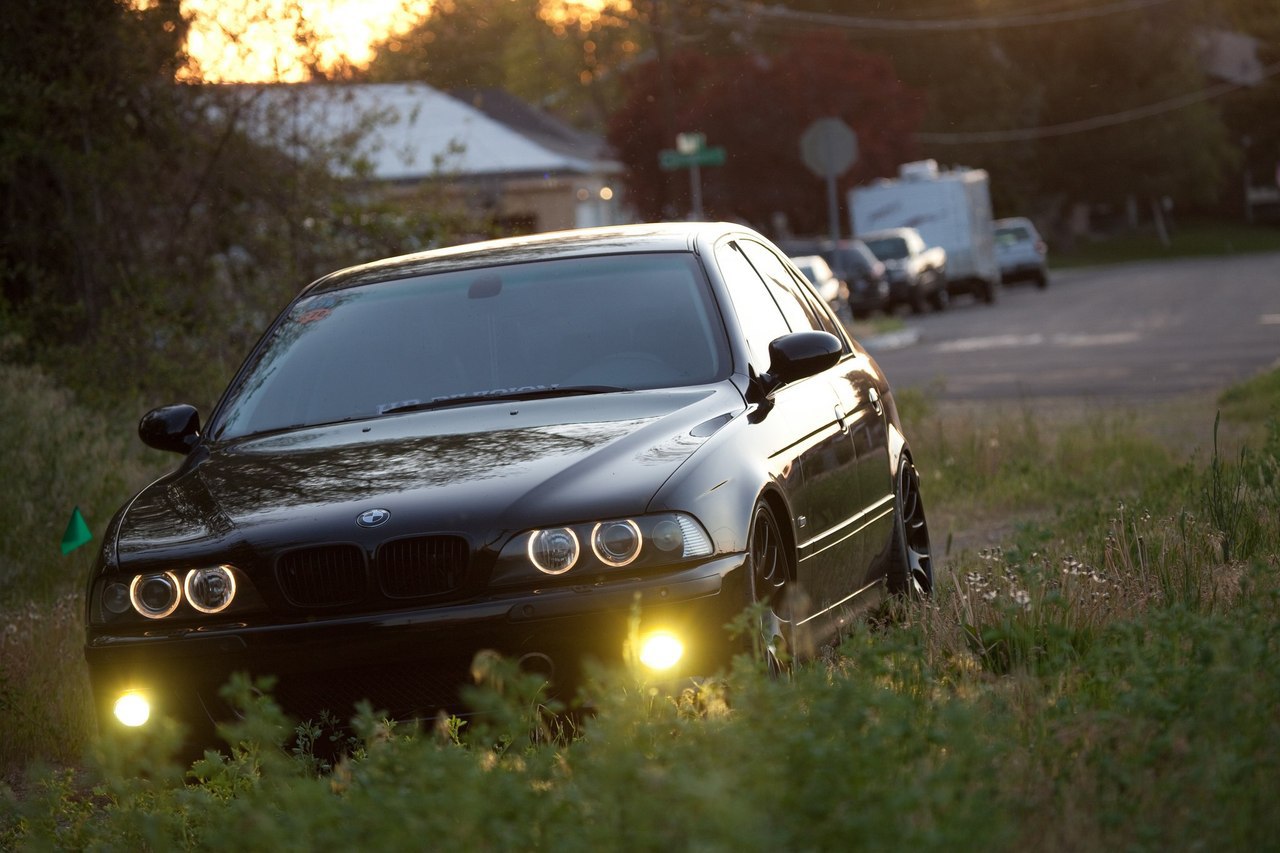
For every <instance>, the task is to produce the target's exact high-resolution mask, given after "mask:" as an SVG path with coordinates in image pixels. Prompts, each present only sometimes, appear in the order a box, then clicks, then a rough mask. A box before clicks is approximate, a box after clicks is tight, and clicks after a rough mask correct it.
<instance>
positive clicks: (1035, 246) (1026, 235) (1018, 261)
mask: <svg viewBox="0 0 1280 853" xmlns="http://www.w3.org/2000/svg"><path fill="white" fill-rule="evenodd" d="M993 224H994V225H995V230H996V260H997V261H999V263H1000V279H1001V280H1002V281H1003V282H1004V283H1005V284H1009V283H1010V282H1014V281H1034V282H1035V283H1036V287H1048V285H1049V261H1048V253H1049V247H1048V246H1046V245H1045V242H1044V240H1043V239H1042V238H1041V237H1040V232H1039V231H1037V230H1036V226H1035V225H1033V224H1032V222H1031V220H1030V219H1027V218H1026V217H1024V216H1014V217H1011V218H1009V219H997V220H996V221H995V223H993Z"/></svg>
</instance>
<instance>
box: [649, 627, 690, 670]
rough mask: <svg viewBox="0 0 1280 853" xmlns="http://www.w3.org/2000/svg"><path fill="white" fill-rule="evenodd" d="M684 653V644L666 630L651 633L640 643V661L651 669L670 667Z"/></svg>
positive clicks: (678, 660) (677, 661)
mask: <svg viewBox="0 0 1280 853" xmlns="http://www.w3.org/2000/svg"><path fill="white" fill-rule="evenodd" d="M683 655H684V644H683V643H681V642H680V641H679V640H678V639H676V635H675V634H670V633H667V632H666V631H659V632H657V633H655V634H650V635H649V636H647V637H645V638H644V641H643V642H642V643H641V644H640V662H641V663H642V664H644V665H645V666H647V667H649V669H656V670H663V669H670V668H671V667H673V666H675V665H676V664H677V663H679V662H680V658H681V657H682V656H683Z"/></svg>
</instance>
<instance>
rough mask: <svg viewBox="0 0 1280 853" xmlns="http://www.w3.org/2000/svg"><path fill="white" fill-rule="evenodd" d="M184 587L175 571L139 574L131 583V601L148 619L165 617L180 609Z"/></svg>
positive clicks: (135, 608)
mask: <svg viewBox="0 0 1280 853" xmlns="http://www.w3.org/2000/svg"><path fill="white" fill-rule="evenodd" d="M181 600H182V587H181V586H180V585H179V584H178V576H177V575H175V574H174V573H173V572H160V573H157V574H154V575H138V576H137V577H135V578H134V579H133V582H132V583H130V584H129V601H131V602H132V603H133V609H134V610H136V611H138V612H139V613H141V614H142V615H143V616H145V617H147V618H148V619H163V618H164V617H166V616H168V615H169V614H170V613H172V612H173V611H175V610H177V609H178V602H179V601H181Z"/></svg>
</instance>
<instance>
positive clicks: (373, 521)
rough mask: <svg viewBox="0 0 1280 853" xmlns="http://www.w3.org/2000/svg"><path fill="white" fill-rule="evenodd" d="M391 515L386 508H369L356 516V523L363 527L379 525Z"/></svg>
mask: <svg viewBox="0 0 1280 853" xmlns="http://www.w3.org/2000/svg"><path fill="white" fill-rule="evenodd" d="M390 517H391V513H390V512H389V511H388V510H385V509H367V510H365V511H364V512H362V513H360V514H359V515H357V516H356V524H358V525H360V526H361V527H377V526H378V525H379V524H382V523H384V522H385V521H386V520H387V519H388V518H390Z"/></svg>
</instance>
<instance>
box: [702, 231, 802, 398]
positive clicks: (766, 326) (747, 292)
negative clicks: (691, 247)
mask: <svg viewBox="0 0 1280 853" xmlns="http://www.w3.org/2000/svg"><path fill="white" fill-rule="evenodd" d="M716 263H718V264H719V266H720V272H721V273H722V274H723V275H724V280H725V284H726V285H728V288H729V298H730V299H732V300H733V310H734V313H736V314H737V315H738V322H739V323H740V324H741V325H742V331H743V334H745V335H746V338H747V346H748V348H749V349H750V350H751V364H752V365H753V366H754V367H755V369H756V372H757V373H763V372H765V371H766V370H768V369H769V343H770V341H773V340H774V339H776V338H780V337H782V336H783V335H785V334H787V333H788V332H790V331H791V328H790V327H789V326H788V325H787V321H786V319H784V318H783V316H782V312H780V311H779V310H778V305H777V303H776V302H775V301H774V299H773V297H772V296H770V295H769V290H768V288H767V287H766V286H765V283H764V281H763V280H762V279H761V278H760V276H759V275H758V274H757V273H756V271H755V268H754V267H752V266H751V264H749V263H748V262H747V259H746V258H745V257H744V256H743V254H742V252H741V251H740V250H739V249H738V245H737V244H736V243H726V244H722V245H721V246H719V247H718V248H717V249H716Z"/></svg>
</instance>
